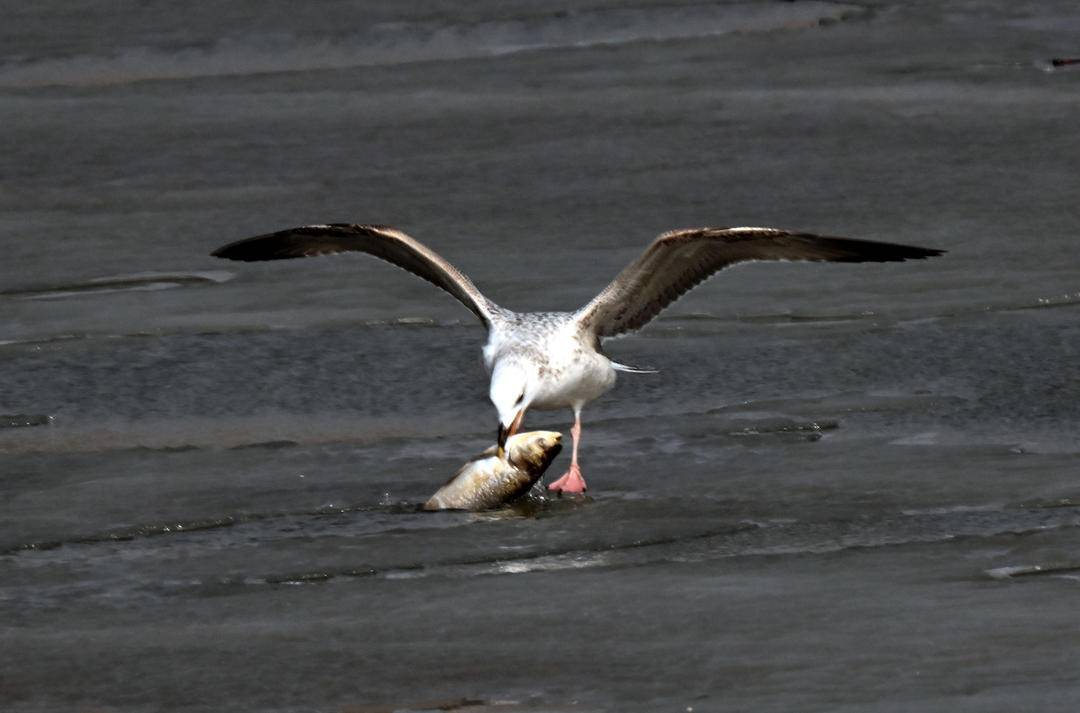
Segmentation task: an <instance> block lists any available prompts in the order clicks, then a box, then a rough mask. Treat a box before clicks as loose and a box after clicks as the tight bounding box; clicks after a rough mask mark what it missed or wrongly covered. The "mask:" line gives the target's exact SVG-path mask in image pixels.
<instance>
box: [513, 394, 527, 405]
mask: <svg viewBox="0 0 1080 713" xmlns="http://www.w3.org/2000/svg"><path fill="white" fill-rule="evenodd" d="M524 400H525V392H524V391H522V392H521V396H518V397H517V401H515V402H514V405H515V406H520V405H521V402H522V401H524Z"/></svg>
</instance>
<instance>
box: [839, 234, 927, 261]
mask: <svg viewBox="0 0 1080 713" xmlns="http://www.w3.org/2000/svg"><path fill="white" fill-rule="evenodd" d="M824 240H829V239H828V238H825V239H824ZM831 242H832V244H831V245H829V246H828V247H831V248H834V249H836V250H837V251H838V252H839V254H838V255H836V256H835V257H833V258H829V260H830V261H831V262H903V261H905V260H925V259H927V258H931V257H937V256H938V255H944V254H945V252H946V251H945V250H938V249H937V248H923V247H919V246H917V245H901V244H899V243H881V242H876V241H871V240H853V239H851V238H833V239H831ZM820 244H822V245H823V246H824V245H826V244H827V243H825V242H822V243H820Z"/></svg>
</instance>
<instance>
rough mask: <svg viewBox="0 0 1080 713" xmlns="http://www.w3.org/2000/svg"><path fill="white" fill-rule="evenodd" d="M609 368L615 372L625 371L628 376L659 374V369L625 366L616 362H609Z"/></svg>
mask: <svg viewBox="0 0 1080 713" xmlns="http://www.w3.org/2000/svg"><path fill="white" fill-rule="evenodd" d="M611 368H612V369H614V370H615V371H625V372H626V373H628V374H659V373H660V370H659V369H653V368H652V367H651V366H629V365H627V364H620V363H619V362H617V361H613V362H611Z"/></svg>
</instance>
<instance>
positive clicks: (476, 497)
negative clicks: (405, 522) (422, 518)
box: [424, 431, 562, 510]
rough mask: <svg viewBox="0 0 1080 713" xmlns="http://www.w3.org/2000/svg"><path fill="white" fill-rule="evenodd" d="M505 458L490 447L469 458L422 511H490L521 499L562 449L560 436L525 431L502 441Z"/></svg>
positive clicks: (551, 433)
mask: <svg viewBox="0 0 1080 713" xmlns="http://www.w3.org/2000/svg"><path fill="white" fill-rule="evenodd" d="M505 448H506V452H505V456H506V457H505V458H500V457H499V455H498V446H492V447H491V448H488V449H487V450H486V451H484V452H483V453H480V454H479V455H477V456H475V457H473V458H471V459H470V460H469V461H468V462H467V463H465V465H463V466H462V467H461V469H460V470H458V472H457V473H455V474H454V476H453V477H452V478H450V480H448V481H446V485H444V486H442V487H441V488H439V489H438V491H436V493H435V494H434V495H432V496H431V499H429V500H428V501H427V502H426V503H424V510H490V509H492V508H497V507H499V506H500V505H506V504H508V503H512V502H513V501H515V500H517V499H519V498H521V497H522V496H523V495H525V494H526V493H528V492H529V490H531V489H532V486H533V485H534V484H535V483H536V481H538V480H540V477H541V476H542V475H543V474H544V471H545V470H547V469H548V466H549V465H551V462H552V461H553V460H555V456H557V455H559V451H561V450H562V434H561V433H558V432H556V431H529V432H527V433H518V434H516V435H514V436H511V437H510V438H509V439H507V441H506V446H505Z"/></svg>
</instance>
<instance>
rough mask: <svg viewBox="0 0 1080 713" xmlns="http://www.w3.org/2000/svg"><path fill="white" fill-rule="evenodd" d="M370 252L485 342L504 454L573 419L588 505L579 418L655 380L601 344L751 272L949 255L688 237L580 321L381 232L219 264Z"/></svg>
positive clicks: (571, 472)
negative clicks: (705, 286) (552, 418)
mask: <svg viewBox="0 0 1080 713" xmlns="http://www.w3.org/2000/svg"><path fill="white" fill-rule="evenodd" d="M343 252H362V253H367V254H369V255H373V256H375V257H377V258H380V259H382V260H385V261H387V262H389V263H392V264H394V265H396V266H398V267H400V268H403V269H405V270H408V271H409V272H411V273H413V274H414V275H416V276H417V277H421V278H423V279H425V280H427V281H428V282H430V283H432V284H433V285H435V286H436V287H439V288H441V289H443V290H445V291H446V292H448V293H450V294H451V295H452V296H454V297H456V298H457V299H458V300H459V301H460V302H461V303H462V304H463V305H465V306H466V307H467V308H468V309H469V310H470V311H471V312H472V313H473V314H475V315H476V317H477V318H478V319H479V320H480V322H481V323H482V324H483V325H484V327H485V329H486V330H487V342H486V343H485V344H484V347H483V357H484V365H485V367H486V368H487V370H488V373H489V374H490V376H491V385H490V389H489V392H488V395H489V398H490V399H491V402H492V403H493V404H494V406H495V409H496V411H497V412H498V417H499V427H498V453H499V454H500V455H502V454H503V453H504V448H505V446H506V439H507V438H509V437H510V436H512V435H514V434H515V433H517V432H518V430H519V429H520V428H521V425H522V421H523V420H524V418H525V412H526V411H528V410H529V409H537V410H553V409H563V408H570V409H571V410H572V411H573V413H574V425H573V427H572V428H571V429H570V434H571V436H572V438H573V451H572V456H571V459H570V468H569V469H568V470H567V471H566V473H565V474H563V475H562V476H561V477H560V478H558V479H557V480H555V481H554V482H553V483H551V484H550V485H549V486H548V488H549V489H550V490H552V491H555V492H558V493H559V494H562V493H583V492H585V489H586V484H585V479H584V478H583V477H582V474H581V467H580V466H579V465H578V446H579V444H580V442H581V410H582V408H583V407H584V406H585V404H586V403H588V402H590V401H593V400H594V399H596V398H597V397H599V396H600V395H601V394H603V393H605V392H607V391H608V390H609V389H611V388H612V387H613V386H614V385H615V376H616V372H618V371H623V372H647V371H648V370H645V369H637V368H634V367H631V366H627V365H625V364H619V363H617V362H614V361H612V360H611V359H609V358H608V357H607V356H605V355H604V353H603V351H601V342H602V341H603V340H605V339H609V338H611V337H617V336H619V335H622V334H626V333H629V332H633V331H636V330H638V329H641V328H642V327H644V326H645V325H646V324H648V323H649V322H650V321H651V320H652V319H653V318H654V317H656V316H657V315H658V314H660V312H661V311H662V310H664V309H665V308H666V307H668V306H669V305H670V304H671V303H673V302H674V301H675V300H677V299H679V297H681V296H682V295H683V294H685V293H686V292H687V291H689V290H690V289H691V288H693V287H695V286H696V285H697V284H699V283H700V282H703V281H704V280H706V279H708V278H709V277H711V276H712V275H713V274H715V273H716V272H718V271H720V270H723V269H724V268H727V267H731V266H732V265H736V264H738V263H743V262H758V261H808V262H902V261H904V260H921V259H925V258H928V257H933V256H935V255H941V254H943V253H944V251H943V250H935V249H932V248H920V247H914V246H911V245H899V244H895V243H882V242H873V241H870V240H855V239H851V238H837V237H829V236H823V235H812V234H810V233H801V232H792V231H789V230H780V229H777V228H745V227H743V228H689V229H685V230H673V231H670V232H667V233H663V234H662V235H660V236H659V237H657V238H656V239H655V240H654V241H653V242H652V244H651V245H649V247H648V248H647V249H646V250H645V252H644V253H643V254H642V255H641V256H640V257H639V258H638V259H637V260H635V261H634V262H632V263H630V264H629V265H628V266H627V267H626V268H625V269H624V270H623V271H622V272H620V273H619V274H618V276H616V278H615V279H614V280H613V281H612V282H611V284H609V285H608V286H607V287H605V288H604V289H603V290H602V291H601V292H600V294H598V295H597V296H596V297H595V298H594V299H593V300H592V301H591V302H589V303H588V304H586V305H585V306H584V307H582V308H581V309H579V310H577V311H576V312H514V311H512V310H509V309H506V308H504V307H500V306H499V305H497V304H495V303H494V302H492V301H491V300H490V299H488V298H487V297H485V296H484V295H483V294H482V293H481V292H480V290H478V289H477V288H476V286H475V285H474V284H473V283H472V281H471V280H470V279H469V278H468V277H466V276H465V275H464V274H463V273H462V272H460V271H459V270H458V269H457V268H455V267H454V266H453V265H451V264H450V263H449V262H447V261H446V260H445V259H443V258H442V257H441V256H440V255H438V254H437V253H436V252H435V251H433V250H431V249H430V248H428V247H427V246H426V245H424V244H423V243H421V242H420V241H418V240H416V239H414V238H412V237H410V236H408V235H406V234H405V233H403V232H401V231H400V230H397V229H395V228H391V227H389V226H385V225H357V224H351V223H333V224H328V225H303V226H300V227H297V228H291V229H289V230H282V231H278V232H275V233H269V234H266V235H258V236H255V237H253V238H247V239H244V240H239V241H237V242H234V243H230V244H228V245H225V246H223V247H221V248H218V249H217V250H215V251H214V252H213V253H211V255H213V256H215V257H219V258H225V259H228V260H241V261H245V262H250V261H261V260H282V259H288V258H298V257H315V256H319V255H333V254H336V253H343Z"/></svg>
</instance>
